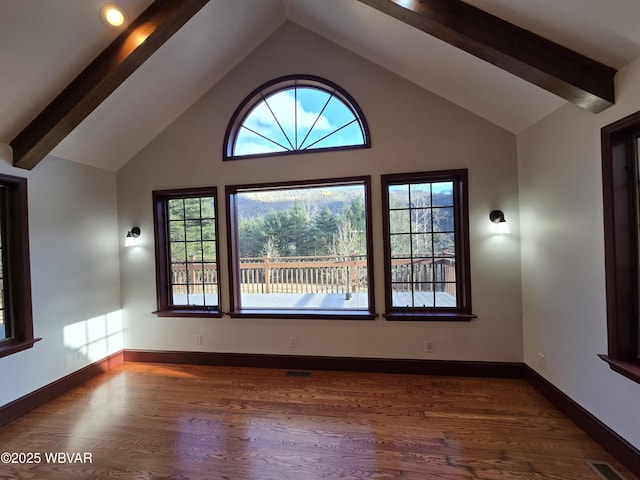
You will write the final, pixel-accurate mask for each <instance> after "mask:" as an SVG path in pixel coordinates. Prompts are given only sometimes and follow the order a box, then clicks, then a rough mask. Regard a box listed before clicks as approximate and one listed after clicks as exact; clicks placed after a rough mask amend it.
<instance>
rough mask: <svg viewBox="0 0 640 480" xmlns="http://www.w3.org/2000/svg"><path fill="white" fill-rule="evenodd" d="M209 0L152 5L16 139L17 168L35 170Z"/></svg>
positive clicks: (160, 1) (162, 0)
mask: <svg viewBox="0 0 640 480" xmlns="http://www.w3.org/2000/svg"><path fill="white" fill-rule="evenodd" d="M208 1H209V0H156V1H155V2H154V3H152V4H151V5H150V6H149V8H147V9H146V10H145V11H144V12H143V13H142V14H141V15H140V16H139V17H138V18H136V19H135V20H134V21H133V22H132V23H131V25H129V27H128V28H127V29H126V30H125V31H123V32H122V33H121V34H120V35H118V37H117V38H116V39H115V40H114V41H113V42H112V43H111V44H110V45H109V46H108V47H107V48H106V49H105V50H104V51H103V52H102V53H101V54H100V55H99V56H98V57H96V59H95V60H94V61H93V62H92V63H91V64H90V65H89V66H88V67H87V68H86V69H85V70H84V71H83V72H82V73H80V75H78V76H77V77H76V78H75V79H74V80H73V81H72V82H71V83H70V84H69V85H68V86H67V87H66V88H65V89H64V90H63V91H62V92H61V93H60V94H59V95H58V96H57V97H56V98H55V99H54V100H53V101H52V102H51V103H50V104H49V105H48V106H47V107H46V108H45V109H44V110H43V111H42V112H41V113H40V114H39V115H38V116H37V117H36V118H35V119H34V120H33V121H32V122H31V123H30V124H29V125H28V126H27V127H26V128H25V129H24V130H23V131H22V132H20V133H19V134H18V136H16V138H14V139H13V140H12V141H11V146H12V147H13V164H14V166H16V167H20V168H25V169H28V170H31V169H32V168H33V167H35V166H36V165H37V164H38V163H39V162H40V161H41V160H42V159H43V158H44V157H45V156H47V155H48V154H49V153H50V152H51V150H53V148H54V147H55V146H56V145H58V143H60V142H61V141H62V140H63V139H64V138H65V137H66V136H67V135H68V134H69V133H70V132H71V131H72V130H73V129H74V128H75V127H76V126H78V125H79V124H80V123H81V122H82V121H83V120H84V119H85V118H86V117H87V116H88V115H89V114H90V113H91V112H92V111H93V110H94V109H95V108H96V107H97V106H98V105H100V103H102V102H103V101H104V100H105V99H106V98H107V97H108V96H109V95H110V94H111V93H112V92H113V91H114V90H115V89H116V88H118V86H120V85H121V84H122V83H123V82H124V81H125V80H126V79H127V78H128V77H129V76H130V75H131V74H132V73H133V72H135V70H136V69H137V68H138V67H139V66H140V65H142V64H143V63H144V62H145V61H146V60H147V59H148V58H149V57H150V56H151V55H153V53H154V52H155V51H156V50H158V49H159V48H160V47H161V46H162V45H163V44H164V43H165V42H166V41H167V40H168V39H169V38H170V37H171V36H172V35H173V34H174V33H175V32H177V31H178V30H179V29H180V28H181V27H182V26H183V25H184V24H185V23H186V22H187V21H188V20H189V19H190V18H191V17H193V16H194V15H195V14H196V13H197V12H198V11H199V10H200V9H201V8H202V7H203V6H204V5H206V4H207V2H208ZM97 14H98V12H96V15H97Z"/></svg>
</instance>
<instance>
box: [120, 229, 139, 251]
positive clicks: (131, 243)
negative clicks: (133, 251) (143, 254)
mask: <svg viewBox="0 0 640 480" xmlns="http://www.w3.org/2000/svg"><path fill="white" fill-rule="evenodd" d="M139 236H140V228H139V227H133V228H132V229H131V230H129V232H128V233H127V236H126V237H125V239H124V246H125V247H135V246H136V245H137V244H138V237H139Z"/></svg>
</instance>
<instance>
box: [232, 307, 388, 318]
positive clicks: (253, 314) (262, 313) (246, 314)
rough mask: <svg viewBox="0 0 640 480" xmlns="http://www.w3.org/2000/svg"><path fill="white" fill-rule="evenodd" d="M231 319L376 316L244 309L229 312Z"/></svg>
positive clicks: (357, 311) (368, 315) (339, 312)
mask: <svg viewBox="0 0 640 480" xmlns="http://www.w3.org/2000/svg"><path fill="white" fill-rule="evenodd" d="M229 316H230V317H232V318H290V319H302V320H374V319H375V318H376V314H374V313H371V312H369V311H364V310H356V311H353V312H348V311H345V310H283V309H274V310H266V309H250V308H244V309H242V310H237V311H235V312H229Z"/></svg>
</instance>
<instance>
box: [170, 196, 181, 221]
mask: <svg viewBox="0 0 640 480" xmlns="http://www.w3.org/2000/svg"><path fill="white" fill-rule="evenodd" d="M168 205H169V220H184V200H182V199H181V198H180V199H174V200H169V202H168Z"/></svg>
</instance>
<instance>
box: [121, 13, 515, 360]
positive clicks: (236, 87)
mask: <svg viewBox="0 0 640 480" xmlns="http://www.w3.org/2000/svg"><path fill="white" fill-rule="evenodd" d="M296 73H305V74H314V75H319V76H321V77H325V78H327V79H329V80H331V81H333V82H335V83H337V84H339V85H341V86H342V87H343V88H345V89H346V90H347V91H348V92H349V93H350V94H351V95H352V96H354V97H355V99H356V101H357V102H358V104H359V105H360V107H361V108H362V109H363V111H364V115H365V116H366V118H367V121H368V124H369V128H370V130H371V137H372V144H373V146H372V148H371V149H366V150H351V151H346V152H339V153H336V152H323V153H314V154H309V155H294V156H282V157H274V158H266V159H265V158H263V159H250V160H248V159H246V160H240V161H234V162H223V161H222V151H223V137H224V133H225V129H226V127H227V123H228V122H229V119H230V118H231V115H232V113H233V111H234V110H235V108H236V107H237V106H238V104H239V103H240V102H241V101H242V100H243V99H244V98H245V97H246V96H247V95H248V94H249V93H250V92H251V91H253V90H254V89H255V88H257V87H258V86H260V85H261V84H263V83H264V82H266V81H269V80H272V79H274V78H276V77H280V76H283V75H289V74H296ZM453 168H468V169H469V196H470V237H471V274H472V278H473V281H472V295H473V310H474V313H476V314H477V315H478V318H477V319H476V320H474V321H473V322H470V323H445V322H436V323H416V322H406V323H405V322H388V321H385V320H384V319H382V318H379V319H377V320H375V321H336V320H313V321H309V320H295V319H291V320H288V319H287V320H270V319H231V318H228V317H225V318H221V319H195V318H158V317H156V316H155V315H153V314H152V313H151V312H152V311H153V310H155V308H156V303H155V302H156V294H155V270H154V242H153V219H152V203H151V192H152V191H153V190H154V189H167V188H183V187H197V186H217V187H218V191H219V193H220V196H221V201H220V202H219V215H220V216H221V221H220V232H219V234H220V253H221V267H222V268H221V269H222V274H221V276H222V278H221V287H222V309H223V310H226V309H228V308H229V300H228V292H229V289H228V274H227V258H226V252H227V246H226V225H225V221H224V205H223V201H224V195H223V192H224V186H225V185H235V184H244V183H254V182H273V181H283V180H300V179H314V178H332V177H342V176H352V175H371V177H372V186H373V193H372V197H373V198H372V203H373V233H374V244H373V248H374V257H375V263H374V267H375V272H376V273H375V275H376V278H375V297H376V310H377V312H378V313H381V312H383V311H384V305H383V303H384V290H383V278H382V273H383V270H384V268H383V262H382V220H381V219H382V213H381V209H382V200H381V193H380V175H381V174H386V173H396V172H418V171H430V170H442V169H453ZM117 185H118V219H119V222H120V231H126V230H127V229H129V228H131V227H132V226H134V225H138V226H140V227H141V229H142V235H141V237H140V241H141V244H140V245H139V246H138V247H136V248H132V249H126V250H123V251H122V256H121V273H122V301H123V317H124V321H125V328H126V335H125V338H126V347H127V348H132V349H151V350H190V351H194V350H198V351H213V352H236V353H265V354H297V355H326V356H350V357H382V358H434V359H435V358H437V359H455V360H478V361H521V360H522V330H521V288H520V281H521V275H520V250H519V240H518V236H519V233H518V231H519V229H518V190H517V160H516V142H515V137H514V136H513V135H512V134H510V133H508V132H506V131H504V130H502V129H501V128H499V127H496V126H495V125H493V124H491V123H489V122H487V121H485V120H483V119H481V118H479V117H477V116H475V115H472V114H470V113H469V112H467V111H465V110H463V109H461V108H459V107H457V106H455V105H453V104H451V103H449V102H447V101H446V100H444V99H442V98H440V97H437V96H435V95H433V94H431V93H430V92H427V91H425V90H424V89H422V88H420V87H418V86H416V85H414V84H412V83H410V82H408V81H406V80H404V79H402V78H400V77H398V76H397V75H395V74H393V73H392V72H389V71H387V70H384V69H382V68H380V67H379V66H377V65H375V64H373V63H371V62H369V61H367V60H365V59H363V58H361V57H359V56H357V55H354V54H353V53H351V52H348V51H347V50H344V49H342V48H340V47H338V46H336V45H335V44H333V43H331V42H330V41H328V40H326V39H324V38H321V37H319V36H317V35H315V34H313V33H311V32H309V31H307V30H305V29H303V28H301V27H299V26H297V25H295V24H293V23H285V24H284V25H283V27H281V28H280V29H279V30H277V31H276V32H275V33H274V34H273V35H272V36H271V37H269V38H268V39H267V40H266V41H265V42H264V43H263V44H262V45H261V46H259V47H258V48H257V49H255V50H254V51H253V52H252V53H251V54H250V55H249V56H247V57H246V58H245V59H244V60H242V61H241V62H240V63H239V64H238V65H237V66H236V68H234V69H233V70H232V71H231V72H230V73H229V74H228V75H226V76H225V77H224V78H223V79H222V80H221V81H220V82H218V83H217V84H216V85H215V86H214V87H213V88H212V89H211V90H210V91H209V92H208V93H207V94H205V95H204V96H203V97H202V98H201V99H200V100H199V101H198V102H196V103H195V104H194V105H193V106H192V107H191V108H189V109H188V110H187V111H186V112H185V113H184V114H183V115H182V116H181V117H180V118H178V119H177V120H176V121H175V122H174V123H173V124H172V125H170V126H169V127H168V128H167V129H166V130H165V131H164V132H162V133H161V134H160V135H158V136H157V137H156V138H155V139H154V140H153V141H152V142H151V143H150V144H149V145H147V147H145V148H144V149H143V150H142V151H141V152H139V154H138V155H136V156H135V157H134V159H132V160H131V161H130V162H128V164H127V165H125V166H124V167H123V168H122V169H121V170H120V171H119V172H118V173H117ZM495 208H500V209H503V210H504V211H505V214H506V215H507V218H508V220H509V221H510V223H511V228H512V230H513V232H514V233H513V235H511V236H496V235H494V232H493V229H492V227H493V225H492V224H491V223H490V222H489V219H488V215H489V212H490V211H491V210H492V209H495ZM194 335H202V339H203V344H202V345H195V344H194ZM290 336H296V337H297V338H298V346H297V348H295V349H292V348H290V347H289V337H290ZM425 339H429V340H432V342H433V352H432V353H430V354H427V353H425V352H424V346H423V345H424V340H425Z"/></svg>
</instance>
